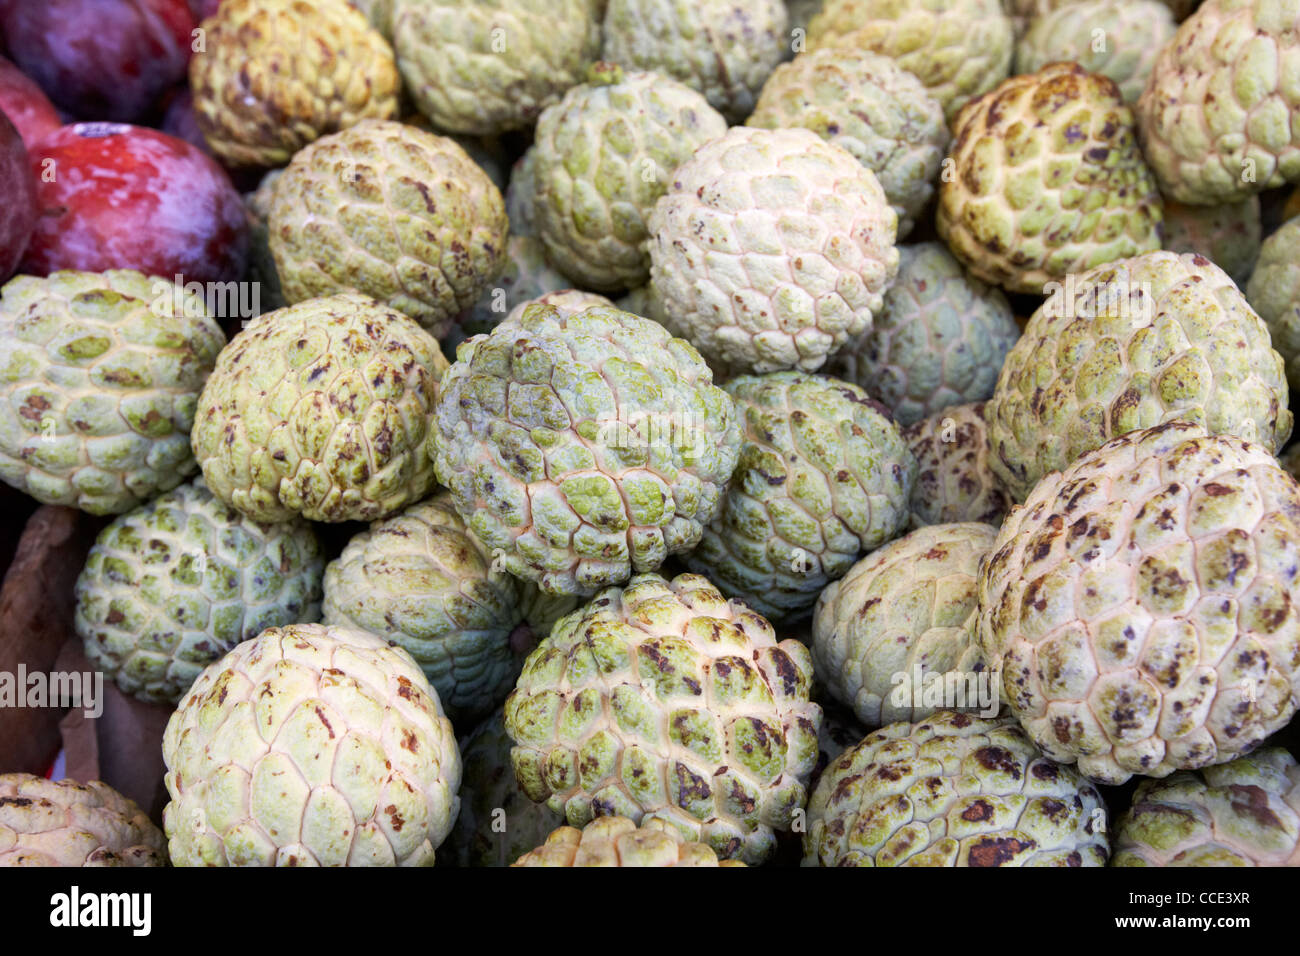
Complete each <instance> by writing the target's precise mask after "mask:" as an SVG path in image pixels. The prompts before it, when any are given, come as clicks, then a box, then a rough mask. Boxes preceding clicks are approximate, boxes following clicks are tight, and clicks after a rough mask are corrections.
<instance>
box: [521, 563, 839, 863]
mask: <svg viewBox="0 0 1300 956" xmlns="http://www.w3.org/2000/svg"><path fill="white" fill-rule="evenodd" d="M811 684H812V659H811V657H810V656H809V654H808V649H807V648H806V647H804V645H803V644H801V643H799V642H798V641H795V640H784V641H780V642H778V641H777V639H776V634H775V632H774V631H773V630H772V626H771V625H770V624H769V623H768V622H767V621H766V620H765V619H764V618H762V617H761V616H759V615H758V614H757V613H755V612H754V611H752V610H750V609H749V608H747V607H745V606H744V605H743V604H740V603H738V602H734V601H732V602H729V601H727V599H726V598H724V597H723V596H722V594H721V593H720V592H719V591H718V590H717V588H715V587H714V586H713V585H712V584H710V583H709V582H708V580H706V579H705V578H703V577H701V576H699V575H696V574H682V575H679V576H678V577H676V578H673V579H672V580H671V581H669V580H667V579H665V578H662V577H660V576H659V575H658V574H653V573H650V574H639V575H636V576H635V577H634V578H632V580H631V581H629V582H628V584H627V585H626V587H623V588H607V589H606V590H604V591H601V592H600V593H599V594H597V595H596V596H595V597H594V598H593V599H592V600H591V602H590V603H588V604H587V605H586V606H585V607H583V608H582V609H581V610H580V611H578V612H575V613H574V614H571V615H569V616H568V617H565V618H562V619H561V620H560V622H559V623H558V624H556V625H555V627H554V629H553V630H552V631H551V635H550V637H548V638H547V639H546V640H545V641H543V642H542V644H541V645H540V646H539V647H538V648H537V650H535V651H534V652H533V653H532V654H531V655H530V656H529V658H528V661H527V662H526V663H525V664H524V671H523V674H522V675H521V676H520V678H519V683H518V685H517V686H516V687H515V690H514V692H513V693H512V694H511V695H510V697H509V698H508V699H507V700H506V706H505V718H506V730H507V731H508V732H509V734H510V736H511V738H512V739H513V740H514V741H515V744H516V746H515V748H514V750H513V751H511V760H512V762H513V765H514V768H515V776H516V777H517V778H518V780H519V785H520V786H521V787H522V788H523V790H524V792H525V793H526V794H527V795H528V796H529V797H530V798H531V799H533V800H536V801H538V802H542V801H545V802H546V804H547V806H549V807H550V808H551V809H552V810H555V811H556V812H557V813H563V814H564V815H565V817H566V819H567V820H568V822H569V823H570V824H571V825H573V826H576V827H581V826H583V825H585V824H587V823H589V822H590V821H591V820H592V819H593V818H595V817H602V816H625V817H629V818H630V819H632V820H633V821H634V822H636V823H643V822H645V821H647V820H662V821H664V822H665V823H669V824H671V825H673V826H674V827H676V829H677V830H678V831H679V832H680V833H681V834H682V835H683V836H684V837H686V838H688V839H691V840H698V841H700V842H703V843H707V844H708V845H709V846H711V847H713V849H714V850H715V851H717V853H718V855H719V856H722V857H725V858H728V859H732V858H737V859H741V860H744V861H745V862H746V863H761V862H762V861H763V860H764V859H766V858H767V857H768V856H769V855H770V854H771V853H772V851H773V849H774V848H775V842H776V837H775V832H774V831H775V830H777V829H781V830H786V829H790V827H791V826H792V825H793V822H794V820H795V819H797V818H798V816H799V810H800V808H802V807H803V804H804V801H805V799H806V798H807V792H806V790H805V785H806V783H807V780H808V774H809V772H810V771H811V770H812V768H813V765H814V764H815V763H816V760H817V727H818V724H819V723H820V722H821V709H820V708H819V707H818V706H817V705H816V704H814V703H811V702H810V701H809V690H810V687H811Z"/></svg>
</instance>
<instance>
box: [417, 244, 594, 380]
mask: <svg viewBox="0 0 1300 956" xmlns="http://www.w3.org/2000/svg"><path fill="white" fill-rule="evenodd" d="M570 285H571V283H570V282H569V279H568V277H567V276H565V275H563V274H562V273H560V272H557V271H556V270H555V268H554V267H553V266H552V265H551V264H550V263H549V262H547V261H546V250H545V248H544V247H543V246H542V243H541V240H540V239H537V238H535V237H533V236H516V235H511V236H510V238H509V239H507V240H506V254H505V265H504V267H503V268H502V270H501V274H500V275H499V276H497V277H496V279H495V280H493V282H492V284H491V285H490V286H488V288H487V289H486V290H485V291H484V293H483V294H482V295H481V296H480V297H479V300H478V301H477V302H475V303H474V304H473V305H472V306H470V307H469V309H468V310H466V311H464V312H462V313H460V315H458V316H456V319H455V321H454V322H453V323H452V324H451V327H450V328H449V329H447V331H446V332H444V333H443V334H442V336H441V337H440V338H439V341H441V342H442V347H443V351H444V352H446V353H447V354H448V355H450V356H453V357H454V356H455V354H456V349H457V348H458V347H459V346H460V343H461V342H464V341H465V340H466V339H467V338H469V337H470V336H472V335H486V334H487V333H488V332H491V331H492V330H493V329H495V328H496V327H497V326H498V325H500V324H501V323H502V322H503V321H504V320H505V319H506V318H508V317H509V315H510V314H511V313H512V312H515V311H517V310H519V309H521V308H523V307H524V306H526V305H528V304H529V303H531V302H536V301H537V300H538V299H540V298H542V297H544V296H547V295H549V294H550V293H552V292H567V291H572V290H571V289H570ZM601 298H602V299H603V298H604V297H603V296H602V297H601ZM605 301H608V300H605Z"/></svg>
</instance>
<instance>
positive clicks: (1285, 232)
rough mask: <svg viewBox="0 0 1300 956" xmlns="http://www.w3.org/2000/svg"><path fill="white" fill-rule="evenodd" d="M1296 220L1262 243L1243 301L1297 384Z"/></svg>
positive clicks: (1299, 286) (1299, 225)
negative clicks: (1265, 328)
mask: <svg viewBox="0 0 1300 956" xmlns="http://www.w3.org/2000/svg"><path fill="white" fill-rule="evenodd" d="M1297 253H1300V219H1291V220H1288V221H1287V222H1285V223H1283V224H1282V227H1281V228H1280V229H1278V230H1277V231H1276V232H1275V233H1273V234H1272V235H1271V236H1269V237H1268V238H1267V239H1265V240H1264V244H1263V246H1262V247H1261V248H1260V253H1259V261H1258V263H1257V264H1256V266H1255V271H1254V272H1253V273H1252V274H1251V277H1250V282H1249V283H1247V284H1246V287H1245V288H1246V298H1247V299H1248V300H1249V301H1250V304H1251V306H1252V307H1253V308H1254V309H1255V310H1256V311H1257V312H1259V317H1260V318H1261V319H1263V320H1264V324H1265V325H1267V326H1268V332H1269V337H1270V340H1271V341H1272V343H1273V348H1274V349H1276V350H1277V352H1278V354H1279V355H1281V356H1282V359H1283V361H1284V362H1286V377H1287V380H1288V381H1289V382H1292V383H1295V384H1300V260H1298V259H1297Z"/></svg>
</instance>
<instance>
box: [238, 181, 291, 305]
mask: <svg viewBox="0 0 1300 956" xmlns="http://www.w3.org/2000/svg"><path fill="white" fill-rule="evenodd" d="M283 173H284V170H283V169H273V170H271V171H270V172H268V173H267V174H266V175H265V176H263V177H262V179H261V181H260V182H259V183H258V184H257V188H256V189H255V190H253V191H252V192H250V193H245V194H244V197H243V198H244V211H245V212H246V213H247V215H248V281H249V282H250V283H251V285H252V289H253V290H254V291H255V293H256V296H257V306H258V308H257V311H258V313H259V314H260V313H262V312H274V311H275V310H276V309H283V308H284V307H285V306H286V305H288V304H289V303H288V301H287V300H286V299H285V297H284V289H282V288H281V287H280V273H279V272H277V271H276V268H275V256H273V255H272V254H271V232H270V229H269V227H268V225H267V224H268V222H269V221H270V219H271V196H272V194H273V193H274V191H275V181H276V180H277V179H279V178H280V176H281V175H283Z"/></svg>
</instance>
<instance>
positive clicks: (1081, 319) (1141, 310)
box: [984, 252, 1293, 501]
mask: <svg viewBox="0 0 1300 956" xmlns="http://www.w3.org/2000/svg"><path fill="white" fill-rule="evenodd" d="M1288 400H1289V394H1288V391H1287V387H1286V376H1285V373H1284V370H1283V363H1282V357H1281V356H1280V355H1278V354H1277V353H1276V352H1275V351H1274V350H1273V347H1272V345H1271V343H1270V340H1269V334H1268V328H1267V326H1266V325H1265V324H1264V322H1263V320H1262V319H1260V317H1259V316H1258V315H1256V314H1255V311H1254V310H1253V309H1251V307H1250V306H1249V304H1247V302H1246V298H1245V296H1243V295H1242V294H1241V292H1240V291H1239V290H1238V289H1237V287H1236V286H1235V285H1234V284H1233V282H1232V280H1231V279H1230V278H1228V276H1227V275H1225V274H1224V272H1223V270H1222V269H1220V268H1219V267H1218V266H1216V265H1214V263H1212V262H1210V261H1209V260H1208V259H1205V258H1202V257H1201V256H1196V255H1182V256H1179V255H1175V254H1174V253H1172V252H1154V253H1148V254H1147V255H1143V256H1137V257H1135V258H1133V259H1126V260H1123V261H1120V262H1114V263H1111V264H1109V265H1105V266H1101V267H1100V268H1097V269H1093V270H1091V271H1089V272H1086V273H1084V274H1083V275H1080V276H1077V277H1076V276H1071V277H1069V278H1068V279H1067V281H1066V282H1063V283H1060V284H1059V285H1058V286H1056V287H1055V288H1054V289H1053V290H1051V292H1050V295H1049V297H1048V299H1047V301H1046V302H1044V304H1043V305H1042V306H1040V307H1039V308H1038V310H1037V311H1036V312H1035V313H1034V314H1033V316H1032V317H1030V319H1029V322H1028V323H1027V324H1026V326H1025V331H1024V334H1023V335H1022V336H1021V337H1020V341H1019V342H1017V343H1016V345H1015V346H1014V347H1013V348H1012V349H1011V352H1010V353H1009V354H1008V355H1007V358H1006V361H1005V362H1004V363H1003V365H1002V372H1001V374H1000V375H999V377H998V384H997V388H996V389H995V390H994V392H993V397H992V398H991V399H989V400H988V402H986V403H985V405H984V419H985V421H986V422H987V423H988V429H989V441H990V442H991V443H992V448H993V457H992V465H993V471H994V473H995V474H996V475H997V476H998V479H999V480H1000V481H1001V482H1002V484H1003V486H1004V487H1005V488H1006V489H1007V491H1009V492H1010V493H1011V495H1012V497H1013V498H1015V499H1016V500H1017V501H1022V500H1024V498H1025V496H1026V495H1027V494H1029V490H1030V489H1031V488H1033V487H1034V484H1035V483H1036V482H1037V481H1038V480H1039V479H1041V478H1042V477H1043V476H1044V475H1046V474H1047V473H1048V472H1051V471H1057V470H1060V469H1062V468H1065V467H1066V466H1068V465H1069V464H1070V463H1071V462H1073V461H1074V460H1075V459H1076V458H1078V457H1079V456H1080V455H1082V454H1083V453H1084V452H1087V451H1091V450H1092V449H1094V448H1097V447H1098V446H1100V445H1102V444H1103V443H1105V442H1106V441H1108V440H1109V439H1111V438H1114V437H1116V436H1117V435H1122V434H1124V433H1125V432H1129V431H1133V430H1134V429H1138V428H1147V427H1150V426H1152V425H1158V424H1161V423H1163V422H1172V421H1179V420H1183V421H1190V422H1196V423H1199V424H1202V425H1204V426H1205V427H1206V428H1207V429H1208V430H1209V431H1210V433H1211V434H1216V435H1235V436H1237V437H1239V438H1244V439H1246V440H1247V441H1252V442H1258V443H1260V444H1261V445H1263V446H1264V447H1265V448H1267V449H1269V450H1270V451H1273V450H1276V449H1280V448H1281V447H1282V446H1283V445H1285V444H1286V440H1287V437H1288V436H1289V435H1290V434H1291V425H1292V420H1293V416H1292V413H1291V411H1290V410H1289V409H1288V408H1287V402H1288Z"/></svg>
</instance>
